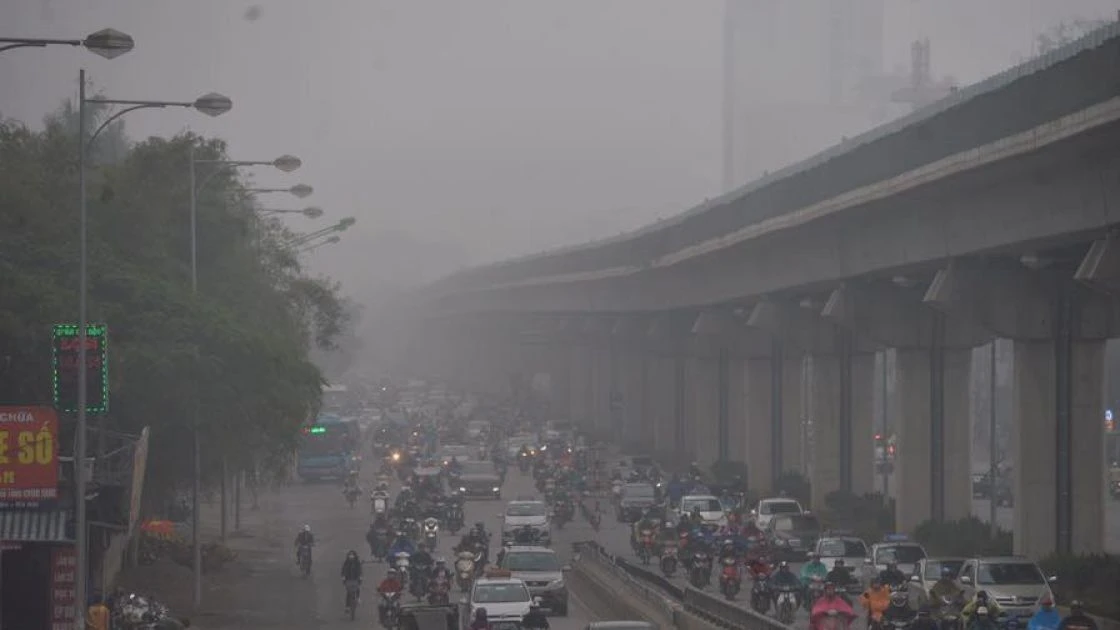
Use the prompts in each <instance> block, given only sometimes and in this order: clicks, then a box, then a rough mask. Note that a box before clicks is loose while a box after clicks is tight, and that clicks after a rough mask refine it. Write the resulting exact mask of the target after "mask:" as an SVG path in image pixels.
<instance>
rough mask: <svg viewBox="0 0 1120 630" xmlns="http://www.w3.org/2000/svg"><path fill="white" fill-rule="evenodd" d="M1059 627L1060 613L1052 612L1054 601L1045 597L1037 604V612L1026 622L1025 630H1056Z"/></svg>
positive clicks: (1060, 621) (1060, 622) (1047, 596)
mask: <svg viewBox="0 0 1120 630" xmlns="http://www.w3.org/2000/svg"><path fill="white" fill-rule="evenodd" d="M1061 625H1062V615H1061V613H1059V612H1058V611H1057V610H1054V600H1053V599H1051V597H1050V596H1049V595H1045V596H1043V597H1042V600H1041V601H1039V602H1038V611H1037V612H1035V614H1034V615H1033V616H1031V620H1030V621H1029V622H1027V630H1058V627H1059V626H1061Z"/></svg>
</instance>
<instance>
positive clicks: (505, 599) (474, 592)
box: [468, 578, 533, 630]
mask: <svg viewBox="0 0 1120 630" xmlns="http://www.w3.org/2000/svg"><path fill="white" fill-rule="evenodd" d="M532 602H533V598H532V596H531V595H530V594H529V587H527V586H525V582H522V581H521V580H518V579H517V578H480V579H478V580H475V582H474V586H472V587H471V598H470V616H469V617H468V619H474V615H475V611H476V610H478V609H479V608H485V609H486V617H487V619H489V620H490V628H491V630H519V628H520V627H521V618H522V617H524V616H525V615H526V614H528V613H529V606H530V605H531V604H532Z"/></svg>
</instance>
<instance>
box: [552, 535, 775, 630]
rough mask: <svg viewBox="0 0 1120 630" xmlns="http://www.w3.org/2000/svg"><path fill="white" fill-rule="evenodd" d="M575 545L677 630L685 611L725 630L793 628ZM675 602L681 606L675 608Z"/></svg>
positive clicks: (592, 546)
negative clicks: (648, 603)
mask: <svg viewBox="0 0 1120 630" xmlns="http://www.w3.org/2000/svg"><path fill="white" fill-rule="evenodd" d="M574 546H575V548H576V550H577V551H578V552H580V553H581V554H585V556H586V557H588V558H591V559H593V561H595V562H597V563H599V564H600V565H601V566H604V568H605V569H606V570H608V571H611V572H612V573H614V574H615V575H617V576H619V578H621V579H622V580H623V581H624V582H626V583H627V584H628V585H629V586H631V587H632V588H633V590H635V591H636V592H638V593H639V594H640V595H641V596H642V598H643V599H645V600H646V601H649V602H650V603H653V604H655V605H657V606H659V607H661V609H662V610H663V611H664V612H665V614H666V616H668V617H669V618H670V619H673V621H674V625H677V626H678V627H680V624H679V623H677V622H678V620H679V619H680V616H679V615H680V613H681V611H684V612H688V613H691V614H693V615H695V616H697V617H700V618H701V619H704V620H705V621H708V622H709V623H712V624H715V625H717V626H720V627H723V628H746V629H749V630H791V628H790V626H786V625H783V624H781V623H779V622H778V620H776V619H772V618H770V617H767V616H765V615H760V614H758V613H756V612H755V611H753V610H749V609H747V608H743V607H741V606H737V605H735V604H734V603H732V602H729V601H726V600H723V599H720V598H719V597H717V596H715V595H709V594H708V593H705V592H703V591H700V590H697V589H695V588H692V587H685V588H681V587H679V586H677V585H676V584H673V583H672V582H670V581H669V580H667V579H666V578H665V577H664V576H662V575H658V574H657V573H654V572H653V571H650V570H647V569H645V568H643V567H640V566H638V565H635V564H633V563H630V562H627V561H626V560H625V559H623V558H618V557H616V556H614V555H611V554H610V552H608V551H607V550H605V549H603V547H602V546H600V545H599V543H597V542H594V541H588V542H582V543H576V544H575V545H574ZM671 600H675V601H671ZM676 602H680V604H679V605H675V604H676Z"/></svg>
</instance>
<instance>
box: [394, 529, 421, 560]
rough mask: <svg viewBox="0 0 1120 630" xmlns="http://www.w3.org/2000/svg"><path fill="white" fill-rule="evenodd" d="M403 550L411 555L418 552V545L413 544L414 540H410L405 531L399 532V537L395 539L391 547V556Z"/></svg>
mask: <svg viewBox="0 0 1120 630" xmlns="http://www.w3.org/2000/svg"><path fill="white" fill-rule="evenodd" d="M401 552H404V553H407V554H408V555H409V556H411V555H413V554H415V553H416V545H414V544H412V541H411V540H409V538H408V536H405V535H404V533H398V534H397V539H396V540H394V541H393V544H392V546H391V547H389V555H390V556H395V555H397V554H398V553H401Z"/></svg>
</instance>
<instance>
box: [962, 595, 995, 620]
mask: <svg viewBox="0 0 1120 630" xmlns="http://www.w3.org/2000/svg"><path fill="white" fill-rule="evenodd" d="M981 607H984V608H986V609H987V610H988V618H989V620H990V621H991V620H994V619H998V618H999V616H1000V615H1001V614H1002V613H1003V611H1002V610H1001V609H1000V607H999V604H998V603H997V602H996V600H994V599H992V598H990V597H988V591H976V596H975V597H973V598H972V601H970V602H968V604H967V605H966V606H965V607H964V610H962V611H961V617H963V618H964V619H965V621H970V620H971V618H972V615H973V613H975V612H976V611H978V610H979V609H980V608H981ZM992 623H993V624H994V623H995V622H994V621H993V622H992Z"/></svg>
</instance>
